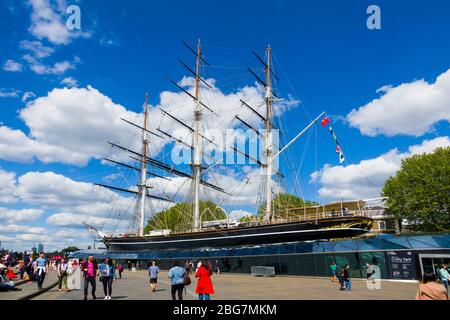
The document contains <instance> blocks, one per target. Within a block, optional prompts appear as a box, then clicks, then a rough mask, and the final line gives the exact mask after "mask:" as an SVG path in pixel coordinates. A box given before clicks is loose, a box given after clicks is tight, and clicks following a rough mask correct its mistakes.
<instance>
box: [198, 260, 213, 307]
mask: <svg viewBox="0 0 450 320" xmlns="http://www.w3.org/2000/svg"><path fill="white" fill-rule="evenodd" d="M211 275H212V266H211V264H210V263H207V262H206V261H202V263H201V265H200V267H199V268H198V270H197V272H196V273H195V277H196V278H198V283H197V288H196V289H195V293H197V294H198V299H199V300H210V299H211V298H210V295H211V294H213V293H214V287H213V284H212V281H211Z"/></svg>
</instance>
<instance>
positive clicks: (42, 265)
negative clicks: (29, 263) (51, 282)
mask: <svg viewBox="0 0 450 320" xmlns="http://www.w3.org/2000/svg"><path fill="white" fill-rule="evenodd" d="M47 268H48V260H47V258H45V253H44V252H41V253H39V258H37V259H36V263H35V265H34V274H35V275H36V279H37V285H38V290H42V285H43V284H44V280H45V275H46V273H47Z"/></svg>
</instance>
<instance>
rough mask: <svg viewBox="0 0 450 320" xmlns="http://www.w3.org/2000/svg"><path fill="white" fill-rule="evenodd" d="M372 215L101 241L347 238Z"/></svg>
mask: <svg viewBox="0 0 450 320" xmlns="http://www.w3.org/2000/svg"><path fill="white" fill-rule="evenodd" d="M371 226H372V219H370V218H366V217H337V218H330V219H321V220H319V221H318V222H317V223H315V222H291V223H280V224H269V225H259V226H252V227H238V228H230V229H220V230H213V231H204V232H193V233H184V234H183V233H181V234H172V235H168V236H144V237H111V238H105V239H104V243H105V245H106V246H107V248H108V250H110V251H115V252H118V251H150V250H173V249H198V248H225V247H236V246H246V245H259V244H273V243H284V242H296V241H311V240H325V239H333V238H351V237H355V236H359V235H362V234H364V233H366V232H368V231H369V230H370V227H371Z"/></svg>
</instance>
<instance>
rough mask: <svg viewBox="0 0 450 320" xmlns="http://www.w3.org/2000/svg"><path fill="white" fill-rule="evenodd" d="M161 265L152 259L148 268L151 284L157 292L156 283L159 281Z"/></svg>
mask: <svg viewBox="0 0 450 320" xmlns="http://www.w3.org/2000/svg"><path fill="white" fill-rule="evenodd" d="M158 274H159V267H158V266H157V265H156V261H152V265H151V266H150V268H148V275H149V276H150V286H151V287H152V292H156V285H157V283H158Z"/></svg>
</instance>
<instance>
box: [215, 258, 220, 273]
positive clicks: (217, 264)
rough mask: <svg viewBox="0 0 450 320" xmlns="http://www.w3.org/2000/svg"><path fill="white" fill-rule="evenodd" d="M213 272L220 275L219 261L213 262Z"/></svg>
mask: <svg viewBox="0 0 450 320" xmlns="http://www.w3.org/2000/svg"><path fill="white" fill-rule="evenodd" d="M214 272H215V273H217V274H218V275H220V274H221V272H220V261H219V260H217V259H216V260H215V261H214Z"/></svg>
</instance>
